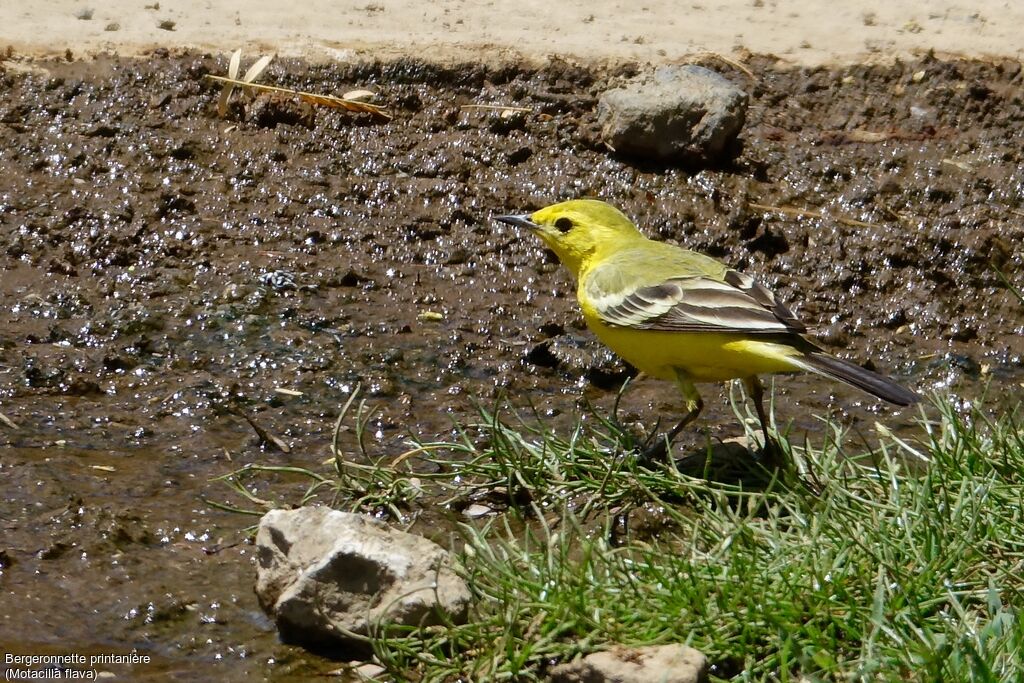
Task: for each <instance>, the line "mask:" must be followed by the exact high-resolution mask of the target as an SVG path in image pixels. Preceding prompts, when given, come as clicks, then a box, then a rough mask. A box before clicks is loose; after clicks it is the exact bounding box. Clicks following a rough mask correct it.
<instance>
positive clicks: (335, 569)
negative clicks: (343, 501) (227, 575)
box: [256, 507, 470, 644]
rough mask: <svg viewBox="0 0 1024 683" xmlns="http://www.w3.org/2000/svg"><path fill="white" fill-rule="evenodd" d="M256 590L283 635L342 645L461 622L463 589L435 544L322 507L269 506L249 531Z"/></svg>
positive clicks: (466, 598) (466, 602)
mask: <svg viewBox="0 0 1024 683" xmlns="http://www.w3.org/2000/svg"><path fill="white" fill-rule="evenodd" d="M256 547H257V555H256V557H257V561H258V564H257V570H256V595H257V597H258V598H259V600H260V604H261V605H262V606H263V608H264V609H265V610H266V611H267V613H268V614H270V615H271V616H272V617H273V618H274V619H275V621H276V622H277V626H278V630H279V631H280V632H281V635H282V636H283V637H284V638H285V639H286V640H291V641H297V642H303V643H316V644H320V643H331V642H336V643H337V642H344V641H346V640H347V639H350V638H349V636H347V635H346V634H347V633H349V632H351V633H354V634H359V635H368V634H371V633H374V632H377V631H378V630H379V629H386V628H388V627H389V626H399V625H402V626H419V625H433V624H439V623H442V622H443V621H444V620H451V621H454V622H456V623H461V622H463V621H465V619H466V611H467V609H468V607H469V601H470V593H469V589H468V588H467V586H466V584H465V583H464V582H463V581H462V579H460V578H459V577H458V576H457V575H456V574H455V573H454V572H453V571H452V567H451V560H450V558H449V555H448V553H447V552H446V551H445V550H444V549H443V548H441V547H440V546H439V545H437V544H436V543H434V542H432V541H429V540H427V539H426V538H423V537H422V536H416V535H413V534H408V533H405V532H402V531H396V530H394V529H391V528H390V527H388V526H387V525H386V524H384V523H383V522H380V521H378V520H375V519H373V518H371V517H366V516H363V515H356V514H352V513H348V512H339V511H337V510H331V509H329V508H325V507H306V508H300V509H298V510H272V511H270V512H268V513H267V514H266V515H264V516H263V518H262V519H261V520H260V525H259V530H258V531H257V533H256Z"/></svg>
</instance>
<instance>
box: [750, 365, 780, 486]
mask: <svg viewBox="0 0 1024 683" xmlns="http://www.w3.org/2000/svg"><path fill="white" fill-rule="evenodd" d="M743 386H744V387H746V389H747V393H748V394H750V398H751V400H753V401H754V409H755V410H757V419H758V420H759V421H760V422H761V433H762V434H764V448H763V449H762V452H763V453H764V455H765V462H766V463H767V464H768V465H769V466H772V467H778V466H779V465H780V464H781V463H780V458H781V452H780V450H779V447H778V445H777V444H776V443H775V440H774V439H773V438H772V437H771V435H770V434H769V433H768V415H767V413H765V412H764V385H762V384H761V380H759V379H758V378H757V375H751V376H750V377H744V378H743Z"/></svg>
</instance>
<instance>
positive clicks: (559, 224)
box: [555, 216, 572, 232]
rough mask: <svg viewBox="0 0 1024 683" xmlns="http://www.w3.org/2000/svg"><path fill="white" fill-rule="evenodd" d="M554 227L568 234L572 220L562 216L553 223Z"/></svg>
mask: <svg viewBox="0 0 1024 683" xmlns="http://www.w3.org/2000/svg"><path fill="white" fill-rule="evenodd" d="M555 227H556V228H558V229H559V231H561V232H569V231H570V230H572V219H571V218H566V217H565V216H562V217H561V218H559V219H558V220H557V221H555Z"/></svg>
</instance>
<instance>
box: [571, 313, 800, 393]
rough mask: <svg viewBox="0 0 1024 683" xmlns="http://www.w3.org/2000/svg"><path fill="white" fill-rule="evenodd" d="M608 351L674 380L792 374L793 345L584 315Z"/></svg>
mask: <svg viewBox="0 0 1024 683" xmlns="http://www.w3.org/2000/svg"><path fill="white" fill-rule="evenodd" d="M585 318H586V320H587V325H588V326H589V327H590V329H591V330H592V331H593V332H594V334H596V335H597V337H598V339H600V340H601V341H602V342H604V344H605V345H606V346H608V348H610V349H611V350H612V351H614V352H615V353H617V354H619V355H620V356H622V357H623V358H624V359H626V360H627V361H629V362H630V363H632V364H633V365H634V366H635V367H636V368H637V369H638V370H640V371H641V372H643V373H645V374H647V375H650V376H651V377H657V378H659V379H668V380H674V379H675V378H676V370H677V369H678V370H682V371H684V372H685V373H686V374H687V375H689V377H690V379H691V380H693V381H695V382H724V381H726V380H730V379H737V378H742V377H750V376H751V375H761V374H774V373H779V372H793V371H796V370H799V369H800V368H799V367H798V366H797V365H796V364H794V363H793V362H792V361H791V360H790V359H789V357H790V356H794V355H798V354H799V351H797V350H796V349H794V348H793V347H792V346H788V345H786V344H780V343H776V342H771V341H758V340H757V339H756V338H755V339H751V338H750V336H749V335H746V336H745V335H742V334H731V333H720V332H662V331H654V330H635V329H629V328H621V327H610V326H608V325H605V324H604V323H602V322H600V321H597V320H595V319H593V318H592V317H591V316H585Z"/></svg>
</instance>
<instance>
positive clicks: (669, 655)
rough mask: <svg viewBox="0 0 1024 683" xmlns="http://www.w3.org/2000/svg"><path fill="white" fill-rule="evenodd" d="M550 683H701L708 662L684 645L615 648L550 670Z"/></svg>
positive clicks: (705, 679)
mask: <svg viewBox="0 0 1024 683" xmlns="http://www.w3.org/2000/svg"><path fill="white" fill-rule="evenodd" d="M550 680H551V683H703V682H704V681H707V680H708V658H707V657H705V656H704V654H703V653H702V652H700V651H698V650H694V649H693V648H692V647H686V646H685V645H650V646H648V647H636V648H631V647H624V646H621V645H617V646H615V647H613V648H611V649H610V650H605V651H604V652H595V653H593V654H589V655H587V656H586V657H583V658H582V659H578V660H575V661H572V662H569V663H568V664H560V665H558V666H556V667H555V668H554V669H552V670H551V676H550Z"/></svg>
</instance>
